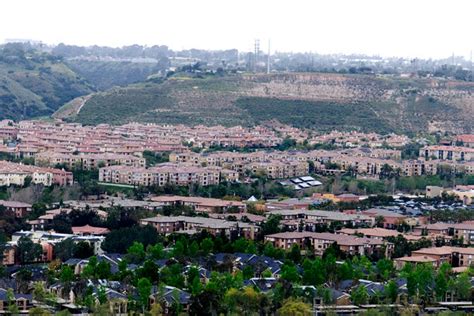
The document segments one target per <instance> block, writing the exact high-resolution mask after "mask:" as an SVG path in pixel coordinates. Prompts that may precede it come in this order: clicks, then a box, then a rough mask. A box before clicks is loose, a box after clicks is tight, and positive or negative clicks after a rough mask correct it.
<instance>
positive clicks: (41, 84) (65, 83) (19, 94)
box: [0, 44, 94, 120]
mask: <svg viewBox="0 0 474 316" xmlns="http://www.w3.org/2000/svg"><path fill="white" fill-rule="evenodd" d="M93 91H94V89H93V88H92V86H91V85H90V84H88V83H87V82H86V81H85V80H84V79H83V78H81V77H80V76H79V75H78V74H76V73H75V72H74V71H73V70H71V69H70V68H69V67H68V66H67V65H65V64H64V63H63V61H62V59H61V58H58V57H56V56H53V55H51V54H47V53H44V52H38V51H36V50H25V49H24V47H23V46H22V45H16V44H6V45H4V46H0V119H4V118H8V119H16V120H18V119H25V118H32V117H38V116H47V115H51V114H52V113H53V112H54V111H56V110H57V109H58V108H59V107H61V106H62V105H63V104H65V103H66V102H68V101H70V100H72V99H74V98H76V97H78V96H81V95H87V94H90V93H91V92H93Z"/></svg>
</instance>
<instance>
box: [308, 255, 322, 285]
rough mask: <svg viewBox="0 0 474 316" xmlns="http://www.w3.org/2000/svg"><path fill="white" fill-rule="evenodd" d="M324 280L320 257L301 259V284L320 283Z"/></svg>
mask: <svg viewBox="0 0 474 316" xmlns="http://www.w3.org/2000/svg"><path fill="white" fill-rule="evenodd" d="M325 281H326V271H325V266H324V263H323V261H322V259H321V258H316V259H314V261H311V260H309V259H305V260H304V261H303V284H308V285H314V286H317V285H320V284H323V283H324V282H325Z"/></svg>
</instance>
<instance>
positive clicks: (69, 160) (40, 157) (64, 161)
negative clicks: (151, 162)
mask: <svg viewBox="0 0 474 316" xmlns="http://www.w3.org/2000/svg"><path fill="white" fill-rule="evenodd" d="M35 164H36V165H39V166H51V167H54V166H57V165H65V166H67V167H68V168H70V169H72V168H82V169H85V170H92V169H97V168H99V167H109V166H115V165H120V166H130V167H145V164H146V161H145V158H142V157H136V156H132V155H119V154H109V153H103V154H88V155H86V154H81V155H74V154H62V153H56V152H43V153H39V154H37V155H36V157H35Z"/></svg>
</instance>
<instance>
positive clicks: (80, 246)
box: [73, 241, 94, 259]
mask: <svg viewBox="0 0 474 316" xmlns="http://www.w3.org/2000/svg"><path fill="white" fill-rule="evenodd" d="M73 249H74V257H75V258H79V259H87V258H90V257H91V256H93V255H94V248H93V247H92V246H91V245H90V244H89V243H88V242H86V241H80V242H78V243H77V244H76V245H74V248H73Z"/></svg>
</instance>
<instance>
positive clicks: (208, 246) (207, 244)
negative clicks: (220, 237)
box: [201, 238, 214, 256]
mask: <svg viewBox="0 0 474 316" xmlns="http://www.w3.org/2000/svg"><path fill="white" fill-rule="evenodd" d="M213 248H214V242H213V241H212V239H211V238H205V239H204V240H203V241H201V250H202V252H203V255H204V256H207V255H208V254H209V253H210V252H211V251H212V249H213Z"/></svg>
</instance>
